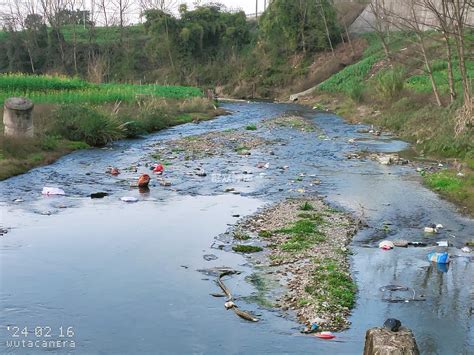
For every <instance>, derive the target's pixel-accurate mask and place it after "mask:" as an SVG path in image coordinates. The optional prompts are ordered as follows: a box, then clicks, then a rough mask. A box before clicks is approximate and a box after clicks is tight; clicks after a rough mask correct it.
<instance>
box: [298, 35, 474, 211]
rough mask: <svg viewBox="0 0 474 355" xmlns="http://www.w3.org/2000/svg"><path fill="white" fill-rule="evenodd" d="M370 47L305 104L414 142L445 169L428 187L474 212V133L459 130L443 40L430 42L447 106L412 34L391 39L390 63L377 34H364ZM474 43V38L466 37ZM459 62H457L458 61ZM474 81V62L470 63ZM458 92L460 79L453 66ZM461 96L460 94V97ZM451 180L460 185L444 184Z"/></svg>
mask: <svg viewBox="0 0 474 355" xmlns="http://www.w3.org/2000/svg"><path fill="white" fill-rule="evenodd" d="M364 38H365V39H366V40H367V48H366V49H365V51H364V54H363V55H362V57H361V58H360V60H358V61H357V62H355V63H353V64H352V65H348V66H346V67H345V68H344V69H342V70H341V71H339V72H338V73H336V74H334V75H332V76H331V77H330V78H329V79H327V80H326V81H324V82H322V83H321V84H319V85H318V86H317V89H316V90H315V91H314V93H313V95H311V96H310V97H307V98H303V99H301V100H300V101H301V103H304V104H308V105H311V106H314V107H317V108H320V109H327V110H330V111H333V112H336V113H337V114H339V115H340V116H342V117H344V118H346V119H347V120H349V121H351V122H354V123H359V122H363V123H366V124H373V125H375V126H377V127H380V128H382V129H385V130H388V131H391V132H393V133H394V134H396V135H397V136H399V137H400V138H402V139H403V140H406V141H408V142H411V143H412V144H413V147H414V149H415V150H416V152H417V154H419V155H420V156H422V157H425V158H426V157H429V158H431V159H433V160H439V161H442V162H443V165H444V166H445V170H443V171H441V172H437V173H434V174H433V175H432V173H426V174H425V175H424V179H425V182H426V184H427V186H429V187H430V188H433V189H434V190H436V191H439V192H440V193H441V194H442V195H443V196H444V197H446V198H448V199H449V200H451V201H453V202H455V203H457V204H459V205H460V206H462V207H464V208H465V209H467V210H468V211H469V212H471V213H474V189H473V184H472V177H473V176H474V171H473V168H474V164H473V161H474V129H473V127H471V126H469V125H468V126H467V127H466V128H465V129H464V130H463V131H462V132H458V131H457V130H456V124H457V119H456V115H457V113H458V109H459V108H460V107H461V106H462V99H461V98H458V100H456V101H455V102H453V103H451V104H448V102H449V91H448V85H447V80H448V78H447V75H448V73H447V61H446V60H444V59H442V58H444V56H443V52H442V51H443V49H444V48H443V47H442V42H438V41H431V42H429V44H428V50H429V53H430V55H431V56H433V57H436V58H439V59H436V60H434V61H433V63H432V64H433V72H434V77H435V80H436V81H437V83H438V87H439V90H440V93H441V99H442V102H443V106H442V107H440V106H438V105H437V104H436V102H435V100H434V97H433V94H432V93H431V84H430V81H429V77H428V75H427V73H426V72H425V71H424V70H423V63H421V62H420V61H418V60H416V59H414V58H415V57H416V51H417V49H416V45H415V44H414V42H413V39H412V38H411V36H410V35H409V34H406V33H394V34H393V35H392V36H391V40H390V50H391V53H392V58H391V62H389V61H388V60H387V59H385V57H384V52H383V49H382V46H381V43H380V41H379V40H378V39H377V37H376V36H375V35H373V34H372V35H365V36H364ZM466 43H474V34H472V33H468V34H467V35H466ZM455 64H456V63H455ZM467 70H468V73H469V75H470V77H471V78H473V77H474V61H473V60H472V59H471V60H468V61H467ZM454 79H455V82H456V87H457V89H458V92H459V90H460V85H461V83H460V76H459V70H458V68H457V67H455V68H454ZM459 96H460V95H459ZM448 176H449V177H451V178H452V179H453V181H455V182H456V183H454V184H452V183H450V184H447V185H446V184H445V181H446V178H447V177H448Z"/></svg>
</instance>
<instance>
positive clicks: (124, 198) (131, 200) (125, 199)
mask: <svg viewBox="0 0 474 355" xmlns="http://www.w3.org/2000/svg"><path fill="white" fill-rule="evenodd" d="M120 200H122V201H123V202H137V201H138V198H136V197H132V196H125V197H121V198H120Z"/></svg>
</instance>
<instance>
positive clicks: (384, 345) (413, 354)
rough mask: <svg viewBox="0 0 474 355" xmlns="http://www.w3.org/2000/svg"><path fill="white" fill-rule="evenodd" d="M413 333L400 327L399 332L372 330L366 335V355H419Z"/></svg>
mask: <svg viewBox="0 0 474 355" xmlns="http://www.w3.org/2000/svg"><path fill="white" fill-rule="evenodd" d="M419 354H420V352H419V350H418V346H417V345H416V340H415V337H414V335H413V332H412V331H411V330H410V329H408V328H405V327H400V329H399V330H398V331H397V332H392V331H390V330H388V329H385V328H372V329H369V330H368V331H367V333H366V334H365V347H364V355H419Z"/></svg>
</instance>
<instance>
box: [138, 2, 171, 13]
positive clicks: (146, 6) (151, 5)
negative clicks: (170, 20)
mask: <svg viewBox="0 0 474 355" xmlns="http://www.w3.org/2000/svg"><path fill="white" fill-rule="evenodd" d="M139 5H140V9H141V10H142V11H144V10H151V9H159V10H161V11H165V12H170V11H171V10H173V9H174V8H175V7H176V6H177V5H178V0H139Z"/></svg>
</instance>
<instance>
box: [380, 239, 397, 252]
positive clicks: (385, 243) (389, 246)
mask: <svg viewBox="0 0 474 355" xmlns="http://www.w3.org/2000/svg"><path fill="white" fill-rule="evenodd" d="M394 247H395V245H394V244H393V243H392V242H391V241H389V240H382V241H381V242H380V243H379V248H380V249H383V250H390V249H393V248H394Z"/></svg>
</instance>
